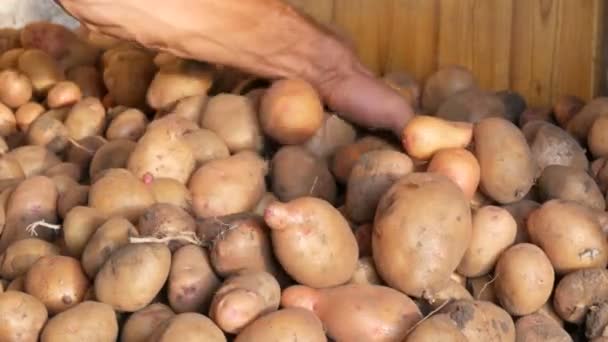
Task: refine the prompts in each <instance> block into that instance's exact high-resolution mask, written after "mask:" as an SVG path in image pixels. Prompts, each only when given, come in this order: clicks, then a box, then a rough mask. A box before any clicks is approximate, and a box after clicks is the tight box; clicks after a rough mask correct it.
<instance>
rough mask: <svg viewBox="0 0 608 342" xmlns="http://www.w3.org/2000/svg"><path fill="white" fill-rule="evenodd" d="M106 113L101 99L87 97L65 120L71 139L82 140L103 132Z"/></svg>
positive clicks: (74, 107)
mask: <svg viewBox="0 0 608 342" xmlns="http://www.w3.org/2000/svg"><path fill="white" fill-rule="evenodd" d="M105 116H106V111H105V108H104V107H103V105H102V104H101V102H100V101H99V99H97V98H94V97H85V98H84V99H82V100H80V101H78V103H76V104H75V105H74V106H73V107H72V109H71V110H70V112H69V113H68V116H67V117H66V119H65V127H66V128H67V129H68V132H69V134H70V137H72V139H74V140H81V139H84V138H85V137H88V136H94V135H99V134H101V133H102V132H103V129H104V125H105Z"/></svg>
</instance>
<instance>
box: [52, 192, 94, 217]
mask: <svg viewBox="0 0 608 342" xmlns="http://www.w3.org/2000/svg"><path fill="white" fill-rule="evenodd" d="M90 188H91V187H90V186H89V185H76V186H71V187H69V188H68V189H67V190H66V191H65V192H64V193H63V194H60V195H59V200H58V201H57V213H58V214H59V217H61V218H65V216H66V215H67V214H68V212H69V211H70V210H72V208H75V207H77V206H84V205H87V203H88V201H89V190H90Z"/></svg>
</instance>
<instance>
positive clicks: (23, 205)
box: [0, 176, 58, 252]
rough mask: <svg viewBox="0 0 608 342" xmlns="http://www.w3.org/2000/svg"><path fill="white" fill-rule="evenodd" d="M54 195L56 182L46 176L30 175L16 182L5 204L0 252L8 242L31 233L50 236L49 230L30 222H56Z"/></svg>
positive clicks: (55, 196)
mask: <svg viewBox="0 0 608 342" xmlns="http://www.w3.org/2000/svg"><path fill="white" fill-rule="evenodd" d="M57 196H58V194H57V189H56V188H55V184H53V181H52V180H50V179H49V178H47V177H44V176H33V177H31V178H28V179H25V180H23V181H22V182H21V183H19V184H18V185H17V187H16V188H15V190H14V191H13V193H12V195H11V197H10V199H9V201H8V205H7V207H6V227H5V229H4V232H3V233H2V237H1V238H0V252H4V251H5V249H6V248H7V247H8V246H9V245H10V244H11V243H13V242H15V241H17V240H22V239H25V238H28V237H31V236H32V235H36V234H37V236H39V237H40V238H41V239H44V240H49V239H51V238H52V237H53V231H52V230H50V229H46V228H44V227H43V228H40V227H38V226H37V225H34V226H30V225H31V224H34V223H36V222H44V223H50V224H53V223H56V222H57ZM28 227H30V229H28ZM36 228H37V229H36Z"/></svg>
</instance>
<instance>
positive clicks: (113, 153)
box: [89, 139, 135, 180]
mask: <svg viewBox="0 0 608 342" xmlns="http://www.w3.org/2000/svg"><path fill="white" fill-rule="evenodd" d="M134 149H135V142H133V141H130V140H125V139H118V140H113V141H110V142H108V143H106V144H104V145H103V146H101V147H99V149H97V151H96V152H95V154H94V155H93V157H92V159H91V163H90V166H89V177H90V178H91V180H95V179H96V176H97V175H98V174H99V173H100V172H101V171H103V170H106V169H113V168H126V167H127V161H128V160H129V156H130V155H131V153H132V152H133V150H134Z"/></svg>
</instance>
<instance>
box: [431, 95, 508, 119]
mask: <svg viewBox="0 0 608 342" xmlns="http://www.w3.org/2000/svg"><path fill="white" fill-rule="evenodd" d="M505 112H506V108H505V105H504V104H503V103H502V101H501V100H500V98H499V97H498V96H496V95H494V94H492V93H491V92H487V91H482V90H479V89H469V90H465V91H462V92H459V93H456V94H454V95H452V96H450V97H449V98H447V99H446V100H445V101H444V102H443V103H442V104H441V106H439V108H438V110H437V117H439V118H442V119H446V120H450V121H460V122H471V123H477V122H479V121H480V120H481V119H484V118H488V117H500V118H506V114H505Z"/></svg>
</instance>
